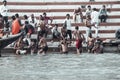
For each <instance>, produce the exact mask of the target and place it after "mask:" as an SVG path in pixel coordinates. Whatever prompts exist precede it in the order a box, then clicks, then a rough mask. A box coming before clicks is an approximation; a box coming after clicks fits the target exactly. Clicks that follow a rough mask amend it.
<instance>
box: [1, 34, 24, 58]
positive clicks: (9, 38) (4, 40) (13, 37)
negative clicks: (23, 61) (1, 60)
mask: <svg viewBox="0 0 120 80" xmlns="http://www.w3.org/2000/svg"><path fill="white" fill-rule="evenodd" d="M20 36H22V32H21V33H19V34H16V35H8V36H6V37H2V38H1V39H0V52H1V49H3V48H5V47H6V46H8V45H9V44H11V43H12V42H14V41H16V40H17V39H18V38H19V37H20ZM0 56H1V53H0Z"/></svg>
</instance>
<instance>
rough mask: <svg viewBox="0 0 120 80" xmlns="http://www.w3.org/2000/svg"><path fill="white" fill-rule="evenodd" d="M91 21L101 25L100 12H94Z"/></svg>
mask: <svg viewBox="0 0 120 80" xmlns="http://www.w3.org/2000/svg"><path fill="white" fill-rule="evenodd" d="M91 19H92V20H91V21H92V23H99V12H97V11H93V12H92V13H91Z"/></svg>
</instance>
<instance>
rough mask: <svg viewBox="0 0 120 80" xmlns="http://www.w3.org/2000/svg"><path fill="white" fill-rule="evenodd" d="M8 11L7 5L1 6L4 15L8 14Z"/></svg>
mask: <svg viewBox="0 0 120 80" xmlns="http://www.w3.org/2000/svg"><path fill="white" fill-rule="evenodd" d="M8 11H9V9H8V7H7V6H4V5H2V6H0V13H1V15H2V16H8Z"/></svg>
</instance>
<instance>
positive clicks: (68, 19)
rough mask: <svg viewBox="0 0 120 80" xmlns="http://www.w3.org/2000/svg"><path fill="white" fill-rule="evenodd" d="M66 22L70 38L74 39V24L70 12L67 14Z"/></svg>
mask: <svg viewBox="0 0 120 80" xmlns="http://www.w3.org/2000/svg"><path fill="white" fill-rule="evenodd" d="M64 24H65V27H66V29H67V35H69V38H70V39H72V31H71V28H72V25H71V20H70V14H67V15H66V19H65V21H64Z"/></svg>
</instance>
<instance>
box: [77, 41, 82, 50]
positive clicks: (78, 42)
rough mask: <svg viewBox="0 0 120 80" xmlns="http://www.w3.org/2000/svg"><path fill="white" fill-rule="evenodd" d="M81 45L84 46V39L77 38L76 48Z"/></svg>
mask: <svg viewBox="0 0 120 80" xmlns="http://www.w3.org/2000/svg"><path fill="white" fill-rule="evenodd" d="M80 47H82V40H81V39H77V40H76V48H77V49H79V48H80Z"/></svg>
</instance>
